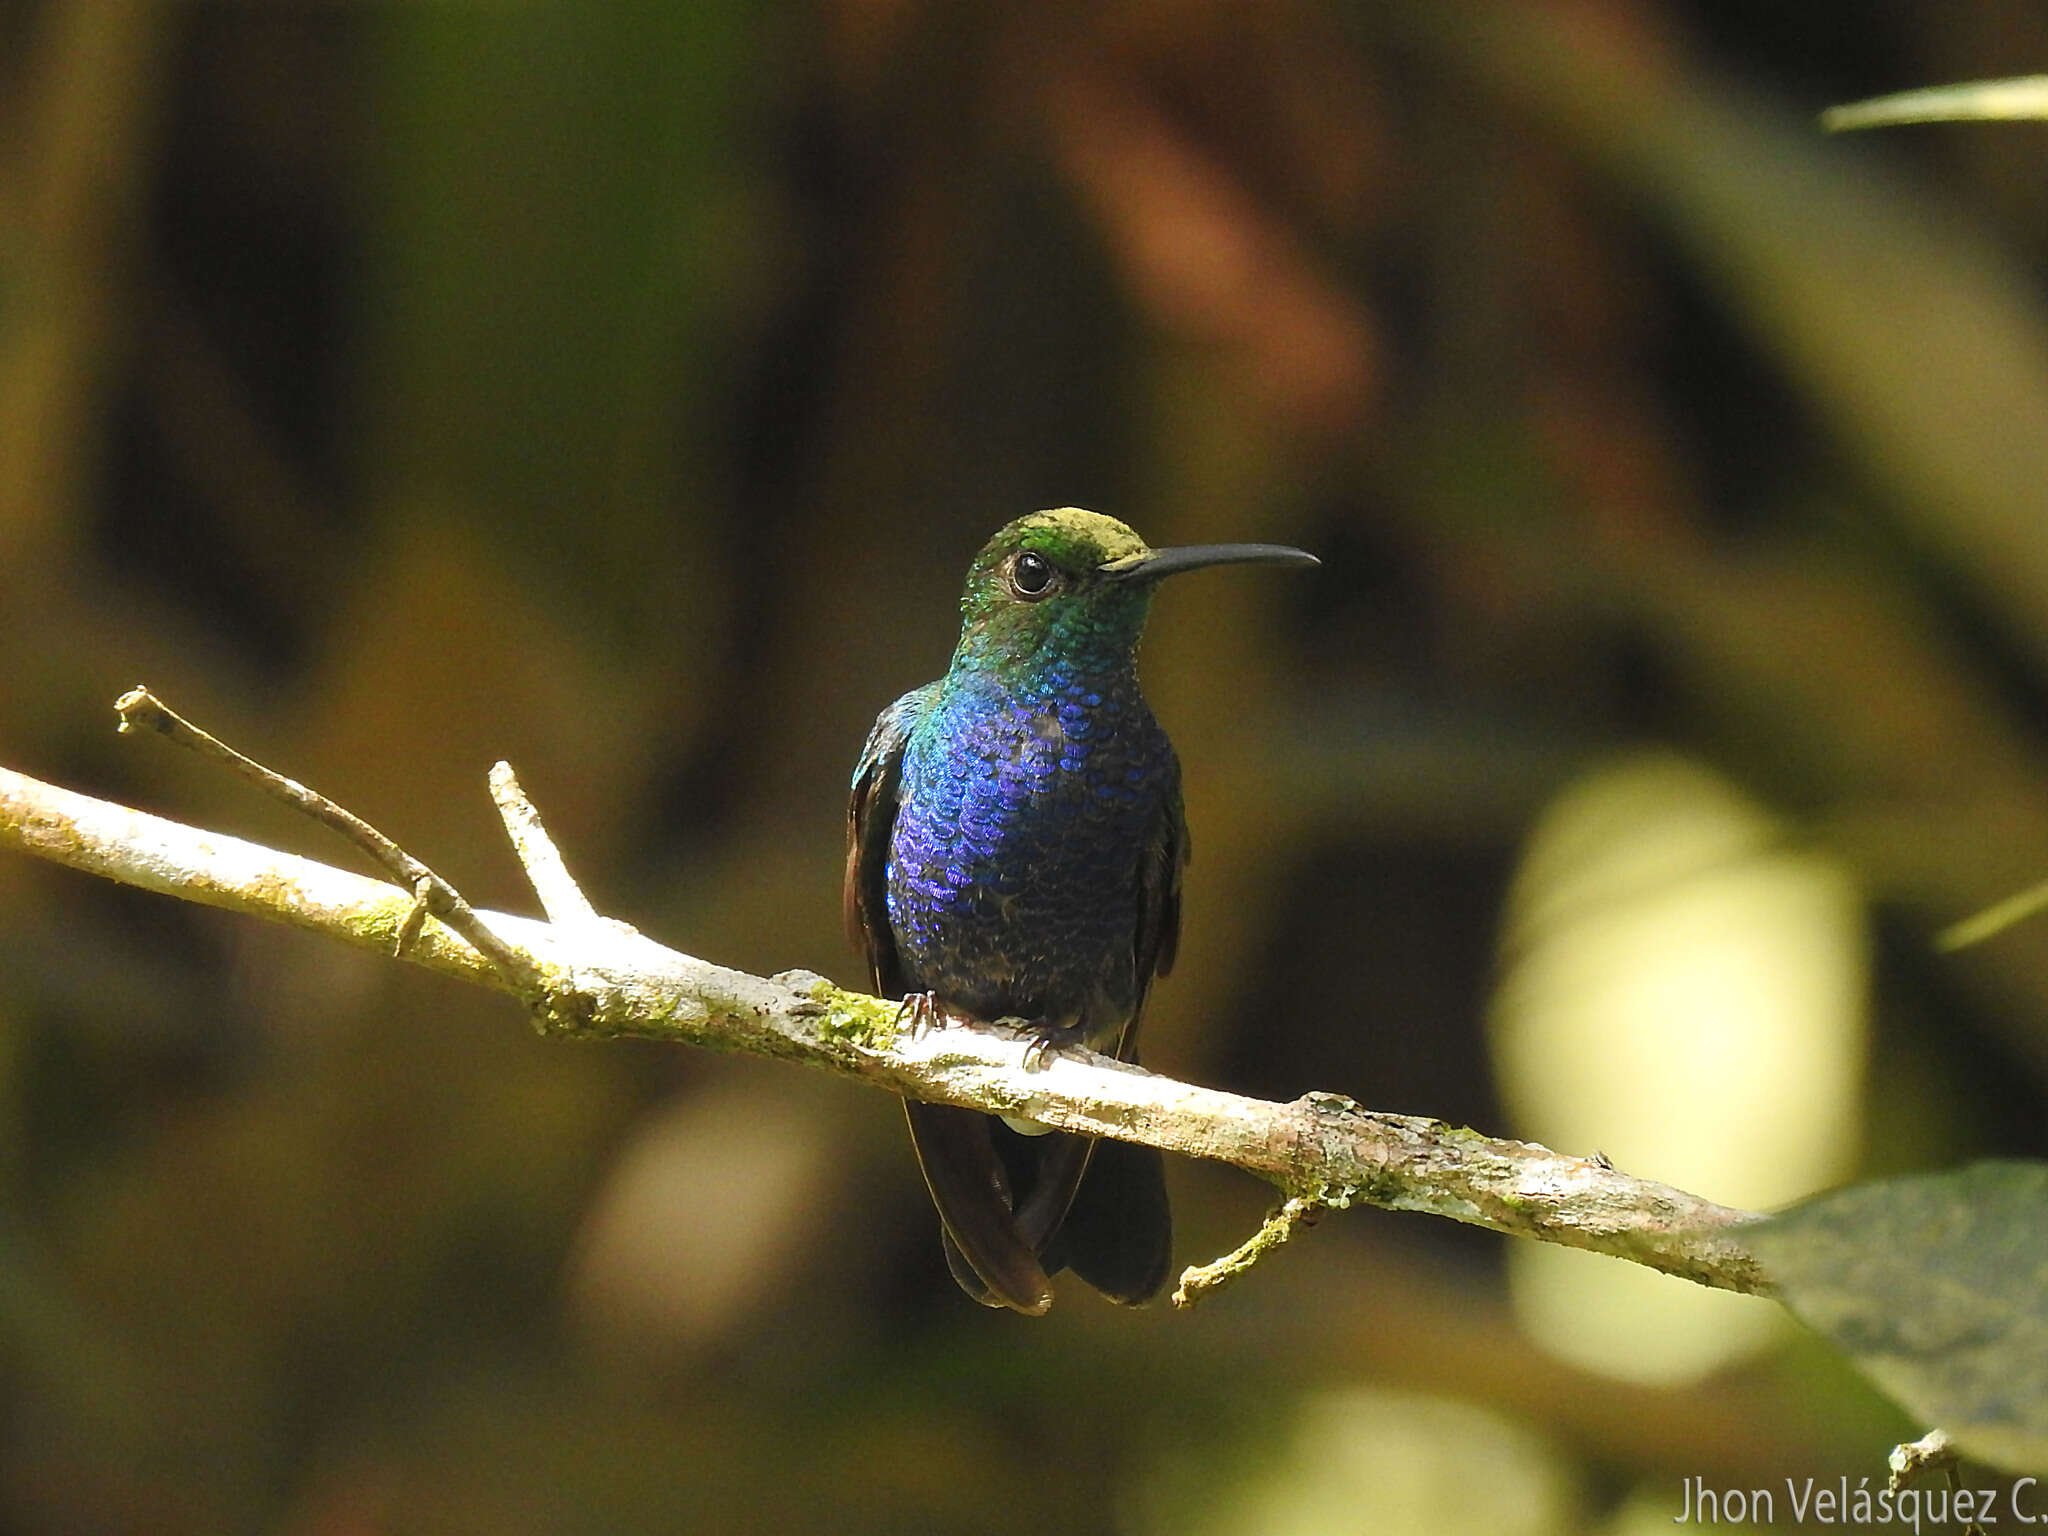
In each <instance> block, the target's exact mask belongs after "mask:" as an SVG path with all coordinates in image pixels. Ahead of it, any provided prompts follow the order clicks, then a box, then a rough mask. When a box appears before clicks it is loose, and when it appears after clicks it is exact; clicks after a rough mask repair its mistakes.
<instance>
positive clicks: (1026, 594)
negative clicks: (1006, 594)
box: [1010, 549, 1059, 601]
mask: <svg viewBox="0 0 2048 1536" xmlns="http://www.w3.org/2000/svg"><path fill="white" fill-rule="evenodd" d="M1058 575H1059V572H1058V571H1057V570H1056V569H1055V568H1054V566H1053V563H1052V562H1051V561H1050V560H1048V559H1046V558H1045V556H1043V555H1035V554H1033V553H1032V552H1031V551H1030V550H1028V549H1027V550H1025V551H1024V553H1023V554H1021V555H1019V556H1018V557H1017V558H1016V559H1015V560H1013V561H1012V562H1011V563H1010V590H1011V591H1012V592H1014V593H1016V594H1017V595H1018V596H1019V597H1021V598H1024V599H1026V600H1027V601H1029V600H1031V599H1035V598H1040V597H1044V596H1045V595H1046V594H1047V593H1048V592H1050V591H1052V588H1053V581H1054V579H1055V578H1056V577H1057V576H1058Z"/></svg>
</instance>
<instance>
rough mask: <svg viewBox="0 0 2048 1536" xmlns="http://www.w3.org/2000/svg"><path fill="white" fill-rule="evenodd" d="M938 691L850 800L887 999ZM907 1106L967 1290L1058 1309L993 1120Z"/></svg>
mask: <svg viewBox="0 0 2048 1536" xmlns="http://www.w3.org/2000/svg"><path fill="white" fill-rule="evenodd" d="M938 691H939V684H938V683H928V684H926V685H925V686H924V687H922V688H918V689H914V690H912V691H911V692H909V693H906V694H905V695H903V697H902V698H900V699H898V700H897V701H896V702H895V703H894V704H891V705H890V706H889V707H888V708H887V709H885V710H883V711H882V713H881V716H880V717H879V718H878V719H877V720H876V721H875V728H874V729H873V730H872V731H870V732H869V733H868V740H867V745H866V746H865V747H864V748H862V749H861V754H860V762H859V763H858V765H856V766H855V768H854V770H853V792H852V794H851V795H850V796H849V797H848V799H847V803H846V884H845V888H844V890H843V892H842V902H841V905H842V913H843V916H844V917H845V920H846V934H847V937H848V938H849V939H850V940H852V942H853V946H854V948H855V949H858V950H860V951H861V952H862V953H863V954H865V955H866V956H867V961H868V976H869V979H870V981H871V982H872V983H873V985H874V989H875V991H876V993H878V994H879V995H880V996H883V997H901V996H903V994H904V992H905V990H906V979H905V977H904V975H903V963H902V960H901V958H900V957H899V956H898V954H897V952H896V935H895V933H894V931H893V930H892V929H891V928H890V926H889V908H888V892H889V835H890V832H891V831H892V829H893V828H894V827H895V825H896V806H897V795H898V792H899V790H900V787H901V784H902V779H903V749H904V744H905V743H906V742H907V741H909V739H910V733H911V732H912V731H914V730H916V729H917V724H918V722H919V721H920V720H922V719H923V718H924V716H925V714H926V713H927V712H928V711H929V710H930V709H931V708H932V706H933V705H934V704H935V703H936V702H937V700H938ZM903 1108H904V1110H905V1112H906V1114H907V1115H908V1117H909V1120H910V1141H911V1145H912V1147H913V1148H915V1150H916V1152H917V1162H918V1167H919V1168H920V1169H921V1170H922V1171H923V1173H924V1181H925V1187H926V1188H927V1189H929V1190H930V1191H931V1196H932V1203H933V1204H934V1205H936V1206H937V1207H938V1209H939V1220H940V1221H941V1222H942V1223H943V1224H944V1227H945V1231H946V1237H947V1240H948V1244H949V1246H948V1249H947V1260H948V1262H949V1263H951V1264H952V1265H953V1272H954V1274H955V1276H956V1277H958V1279H959V1281H960V1284H961V1286H962V1288H963V1289H965V1290H966V1291H967V1292H968V1294H969V1295H971V1296H973V1297H974V1298H975V1299H976V1300H977V1301H980V1302H983V1303H985V1304H986V1305H988V1306H999V1307H1011V1308H1014V1309H1015V1310H1016V1311H1019V1312H1026V1313H1031V1314H1034V1315H1035V1314H1037V1313H1042V1312H1043V1311H1045V1309H1046V1308H1047V1307H1048V1306H1050V1305H1051V1304H1052V1283H1051V1281H1049V1280H1048V1279H1047V1278H1046V1275H1045V1271H1044V1270H1043V1269H1042V1268H1040V1266H1039V1263H1038V1255H1037V1253H1036V1252H1035V1251H1034V1250H1033V1247H1032V1244H1031V1242H1030V1241H1028V1240H1027V1239H1026V1238H1025V1237H1024V1236H1023V1235H1022V1234H1021V1233H1020V1232H1019V1231H1018V1227H1017V1220H1016V1218H1015V1217H1014V1216H1013V1215H1012V1214H1011V1210H1010V1201H1011V1195H1010V1185H1009V1176H1008V1175H1007V1173H1006V1172H1005V1171H1004V1169H1003V1165H1002V1161H1001V1159H1000V1158H998V1156H997V1155H996V1150H995V1144H994V1142H993V1141H992V1140H991V1137H990V1126H991V1124H992V1122H991V1120H990V1118H989V1117H988V1116H987V1115H984V1114H981V1113H979V1112H977V1111H975V1110H971V1109H956V1108H954V1107H953V1106H951V1105H946V1104H921V1103H918V1102H917V1101H916V1100H913V1099H906V1100H904V1103H903ZM956 1258H957V1260H958V1262H957V1263H956V1262H954V1261H955V1259H956ZM963 1267H964V1268H965V1269H966V1270H967V1273H966V1274H962V1273H961V1270H962V1268H963ZM970 1277H971V1278H972V1279H973V1280H974V1282H976V1283H974V1284H970V1283H969V1279H970Z"/></svg>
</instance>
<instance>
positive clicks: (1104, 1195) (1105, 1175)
mask: <svg viewBox="0 0 2048 1536" xmlns="http://www.w3.org/2000/svg"><path fill="white" fill-rule="evenodd" d="M1043 1262H1044V1265H1045V1270H1046V1272H1047V1273H1048V1274H1054V1275H1056V1274H1058V1273H1059V1272H1060V1270H1062V1269H1071V1270H1072V1271H1073V1272H1074V1273H1075V1274H1077V1275H1079V1276H1080V1277H1081V1278H1082V1279H1083V1280H1086V1281H1087V1282H1088V1283H1089V1284H1090V1285H1092V1286H1094V1287H1095V1289H1097V1290H1098V1291H1100V1292H1102V1294H1103V1295H1105V1296H1107V1297H1108V1298H1109V1299H1110V1300H1111V1301H1115V1302H1121V1303H1122V1304H1123V1305H1125V1306H1132V1307H1134V1306H1140V1305H1142V1304H1143V1303H1145V1302H1148V1301H1150V1300H1151V1299H1152V1298H1153V1297H1154V1296H1157V1295H1158V1294H1159V1289H1160V1287H1161V1286H1163V1285H1165V1284H1166V1276H1167V1272H1168V1271H1169V1270H1171V1269H1172V1268H1173V1210H1172V1208H1171V1207H1170V1206H1169V1205H1168V1204H1167V1202H1166V1166H1165V1163H1164V1161H1163V1160H1162V1159H1161V1157H1160V1155H1159V1150H1158V1149H1157V1148H1156V1147H1140V1146H1135V1145H1133V1144H1132V1143H1130V1142H1128V1141H1107V1140H1105V1141H1100V1142H1097V1143H1096V1145H1095V1156H1094V1158H1093V1160H1092V1161H1091V1162H1090V1163H1089V1165H1088V1177H1087V1178H1086V1179H1084V1180H1083V1181H1082V1183H1081V1188H1080V1190H1079V1191H1078V1192H1077V1193H1076V1194H1075V1196H1074V1203H1073V1206H1072V1208H1071V1209H1069V1210H1068V1212H1067V1219H1066V1222H1065V1224H1064V1225H1063V1226H1061V1227H1060V1229H1059V1232H1058V1233H1057V1235H1055V1236H1054V1238H1053V1240H1052V1241H1051V1243H1049V1244H1047V1245H1046V1248H1045V1253H1044V1260H1043Z"/></svg>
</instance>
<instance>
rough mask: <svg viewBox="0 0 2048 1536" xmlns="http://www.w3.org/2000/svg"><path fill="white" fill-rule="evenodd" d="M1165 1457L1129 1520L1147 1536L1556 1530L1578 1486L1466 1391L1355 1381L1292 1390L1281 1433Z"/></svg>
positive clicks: (1538, 1445) (1518, 1427)
mask: <svg viewBox="0 0 2048 1536" xmlns="http://www.w3.org/2000/svg"><path fill="white" fill-rule="evenodd" d="M1240 1455H1241V1458H1242V1459H1240V1456H1236V1455H1232V1454H1231V1453H1229V1452H1226V1453H1224V1455H1223V1456H1222V1457H1220V1458H1219V1457H1218V1456H1217V1455H1215V1454H1213V1453H1212V1454H1209V1455H1205V1456H1202V1457H1199V1458H1197V1457H1183V1458H1181V1459H1170V1460H1168V1461H1167V1462H1165V1463H1163V1464H1162V1465H1161V1466H1160V1467H1158V1468H1157V1469H1155V1473H1154V1476H1153V1478H1152V1479H1151V1486H1150V1487H1149V1488H1148V1489H1146V1490H1145V1491H1144V1492H1143V1493H1142V1494H1141V1495H1140V1501H1139V1507H1138V1508H1137V1509H1135V1510H1134V1511H1132V1513H1133V1514H1134V1516H1135V1518H1134V1519H1130V1520H1127V1521H1125V1522H1123V1523H1124V1524H1126V1525H1128V1526H1130V1527H1131V1528H1133V1529H1136V1530H1139V1531H1143V1532H1147V1533H1152V1536H1167V1533H1169V1532H1170V1533H1171V1536H1332V1533H1339V1532H1351V1531H1358V1532H1366V1531H1427V1532H1429V1533H1430V1536H1465V1533H1468V1532H1469V1533H1470V1536H1563V1533H1564V1532H1568V1531H1576V1530H1578V1529H1579V1513H1580V1496H1579V1491H1578V1488H1577V1486H1576V1484H1575V1482H1574V1480H1573V1478H1572V1476H1571V1474H1570V1473H1569V1472H1568V1470H1567V1469H1566V1467H1565V1465H1564V1463H1563V1461H1562V1459H1561V1458H1560V1457H1559V1456H1558V1454H1557V1452H1556V1450H1555V1449H1554V1448H1553V1447H1552V1446H1550V1445H1549V1444H1548V1443H1547V1442H1545V1441H1544V1440H1543V1439H1542V1438H1541V1437H1540V1436H1539V1435H1537V1434H1536V1433H1535V1432H1534V1431H1533V1430H1531V1429H1530V1428H1528V1427H1527V1426H1525V1425H1523V1424H1520V1423H1517V1422H1516V1421H1514V1420H1511V1419H1507V1418H1504V1417H1502V1416H1501V1415H1499V1414H1496V1413H1493V1412H1490V1411H1489V1410H1487V1409H1484V1408H1481V1407H1478V1406H1476V1405H1474V1404H1471V1403H1464V1402H1456V1401H1452V1400H1450V1399H1446V1398H1438V1397H1426V1396H1422V1395H1420V1394H1416V1393H1407V1392H1383V1391H1376V1390H1372V1389H1369V1388H1353V1389H1348V1390H1338V1391H1327V1392H1314V1393H1310V1394H1308V1395H1306V1396H1304V1397H1303V1398H1301V1399H1300V1400H1299V1402H1298V1403H1297V1405H1296V1408H1295V1412H1294V1416H1293V1420H1292V1422H1291V1423H1290V1424H1289V1425H1287V1426H1286V1428H1285V1430H1284V1432H1283V1435H1282V1438H1280V1439H1279V1440H1278V1441H1277V1442H1276V1443H1274V1444H1273V1445H1271V1446H1270V1447H1269V1448H1267V1449H1266V1450H1265V1451H1264V1453H1263V1454H1259V1453H1254V1452H1252V1451H1250V1450H1249V1449H1246V1450H1244V1451H1243V1452H1241V1453H1240Z"/></svg>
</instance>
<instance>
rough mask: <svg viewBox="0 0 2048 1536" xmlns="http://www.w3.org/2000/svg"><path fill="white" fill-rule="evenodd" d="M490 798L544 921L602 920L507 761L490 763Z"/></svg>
mask: <svg viewBox="0 0 2048 1536" xmlns="http://www.w3.org/2000/svg"><path fill="white" fill-rule="evenodd" d="M491 798H492V799H493V800H494V801H496V802H497V805H498V815H499V816H500V817H501V818H503V820H504V823H505V832H506V835H507V836H509V837H510V838H511V839H512V850H513V852H515V853H517V854H518V855H519V862H520V863H521V864H522V865H524V866H525V867H526V878H527V880H528V881H529V882H531V883H532V885H533V893H534V895H536V896H538V897H539V898H540V904H541V908H542V910H544V911H545V912H546V913H547V915H548V921H549V922H552V923H560V924H561V925H562V926H564V927H572V928H573V927H576V926H577V925H579V924H585V923H596V922H602V921H603V919H602V918H600V917H599V916H598V913H597V908H595V907H593V906H592V905H591V904H590V899H589V898H588V897H586V896H585V895H584V894H583V888H582V887H581V886H580V885H578V884H577V883H576V881H575V879H574V878H573V877H572V876H571V875H570V873H569V866H568V865H567V864H565V863H564V862H563V861H562V854H561V850H560V849H558V848H556V847H555V840H554V839H553V838H551V837H549V836H548V829H547V828H546V827H544V826H543V825H541V819H540V812H538V811H536V810H535V809H534V808H533V802H532V801H531V800H528V799H527V798H526V791H525V790H523V789H521V788H520V787H519V778H518V776H517V775H516V774H514V773H513V772H512V765H511V764H510V763H494V764H492V765H491Z"/></svg>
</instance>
